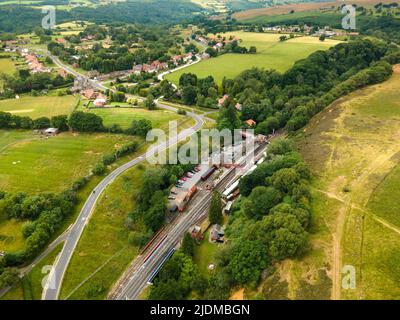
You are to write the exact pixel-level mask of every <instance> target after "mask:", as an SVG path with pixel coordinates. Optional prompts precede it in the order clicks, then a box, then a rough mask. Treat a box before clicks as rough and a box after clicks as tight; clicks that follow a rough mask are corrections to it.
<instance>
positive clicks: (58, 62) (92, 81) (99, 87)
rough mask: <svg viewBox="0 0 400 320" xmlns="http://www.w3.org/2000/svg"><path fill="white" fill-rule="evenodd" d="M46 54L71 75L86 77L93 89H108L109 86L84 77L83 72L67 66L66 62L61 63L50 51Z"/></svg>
mask: <svg viewBox="0 0 400 320" xmlns="http://www.w3.org/2000/svg"><path fill="white" fill-rule="evenodd" d="M48 55H49V57H50V59H51V60H53V62H54V63H55V64H56V65H57V66H59V67H60V68H62V69H64V70H65V71H66V72H68V73H70V74H72V75H73V76H75V77H77V78H84V79H85V78H86V79H87V80H88V81H89V82H90V84H91V85H92V86H93V87H94V88H95V89H97V90H101V91H102V90H107V89H109V88H107V87H106V86H104V85H103V84H101V83H100V82H99V81H96V80H92V79H89V78H88V77H86V76H85V75H83V74H81V73H79V72H77V71H75V70H74V69H73V68H71V67H70V66H67V65H66V64H64V63H62V62H61V61H60V59H58V57H56V56H53V55H52V54H50V53H48Z"/></svg>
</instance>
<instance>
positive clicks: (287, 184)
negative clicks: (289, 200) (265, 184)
mask: <svg viewBox="0 0 400 320" xmlns="http://www.w3.org/2000/svg"><path fill="white" fill-rule="evenodd" d="M299 181H300V176H299V174H298V173H297V172H296V170H294V169H292V168H285V169H281V170H279V171H277V172H275V173H274V174H273V176H272V179H271V182H272V185H273V186H274V187H275V188H276V189H277V190H280V191H281V192H283V193H291V192H292V190H293V188H294V187H296V185H297V184H298V182H299Z"/></svg>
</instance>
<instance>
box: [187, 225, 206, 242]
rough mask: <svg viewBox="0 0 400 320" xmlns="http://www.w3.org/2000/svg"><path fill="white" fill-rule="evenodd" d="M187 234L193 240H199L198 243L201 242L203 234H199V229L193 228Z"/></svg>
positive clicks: (197, 227)
mask: <svg viewBox="0 0 400 320" xmlns="http://www.w3.org/2000/svg"><path fill="white" fill-rule="evenodd" d="M189 233H190V235H191V236H192V238H193V239H195V240H199V241H201V240H203V234H202V233H201V227H199V226H193V227H191V228H190V229H189Z"/></svg>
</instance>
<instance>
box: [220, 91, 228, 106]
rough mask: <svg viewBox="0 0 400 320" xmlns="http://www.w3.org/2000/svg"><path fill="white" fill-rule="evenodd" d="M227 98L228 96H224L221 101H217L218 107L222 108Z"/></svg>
mask: <svg viewBox="0 0 400 320" xmlns="http://www.w3.org/2000/svg"><path fill="white" fill-rule="evenodd" d="M228 98H229V96H228V95H227V94H226V95H224V96H223V97H222V98H221V99H219V100H218V105H219V106H223V105H224V103H225V101H226V100H227V99H228Z"/></svg>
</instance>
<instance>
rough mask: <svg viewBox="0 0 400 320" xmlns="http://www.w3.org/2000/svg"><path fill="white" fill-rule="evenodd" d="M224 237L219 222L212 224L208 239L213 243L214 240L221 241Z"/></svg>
mask: <svg viewBox="0 0 400 320" xmlns="http://www.w3.org/2000/svg"><path fill="white" fill-rule="evenodd" d="M224 237H225V232H224V230H222V228H221V226H220V225H219V224H215V225H213V227H212V229H211V231H210V241H211V242H214V243H215V242H219V243H223V242H224Z"/></svg>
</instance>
